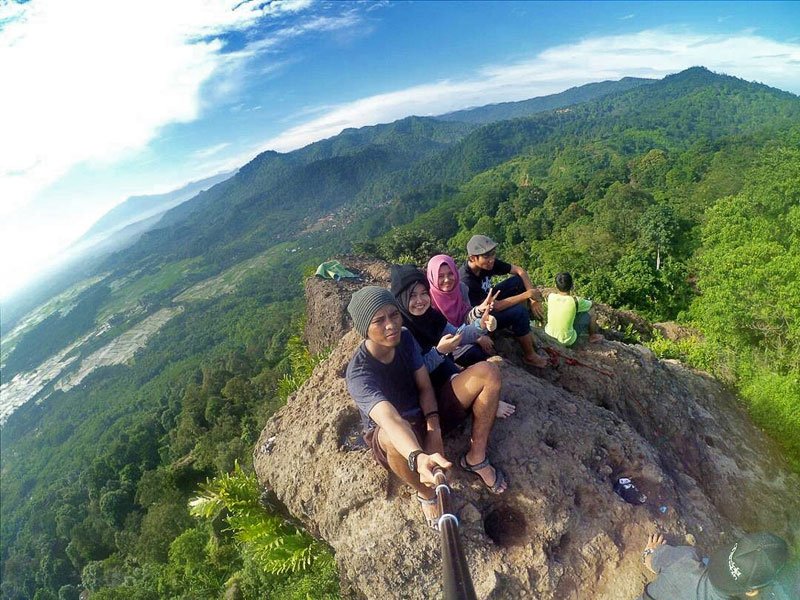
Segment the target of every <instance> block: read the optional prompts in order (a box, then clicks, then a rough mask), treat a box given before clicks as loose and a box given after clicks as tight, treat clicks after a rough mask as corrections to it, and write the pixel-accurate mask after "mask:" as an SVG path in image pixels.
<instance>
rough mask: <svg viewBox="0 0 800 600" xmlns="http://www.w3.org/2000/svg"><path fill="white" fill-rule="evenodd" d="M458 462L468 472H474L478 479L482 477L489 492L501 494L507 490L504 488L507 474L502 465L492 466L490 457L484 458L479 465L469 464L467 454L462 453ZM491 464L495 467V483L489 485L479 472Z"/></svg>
mask: <svg viewBox="0 0 800 600" xmlns="http://www.w3.org/2000/svg"><path fill="white" fill-rule="evenodd" d="M458 464H459V465H460V466H461V468H462V469H464V470H465V471H466V472H467V473H472V474H473V475H475V476H476V477H477V478H478V479H480V480H481V483H482V484H483V485H485V486H486V489H487V490H489V492H491V493H492V494H495V495H499V494H502V493H503V492H505V490H504V489H503V485H504V484H505V483H506V474H505V473H503V471H502V469H500V467H495V466H492V465H491V464H490V463H489V459H488V458H485V459H483V460H482V461H481V462H479V463H478V464H477V465H471V464H469V463H468V462H467V454H466V453H464V454H462V455H461V458H460V459H459V460H458ZM489 466H491V467H492V468H493V469H494V484H492V485H489V484H488V483H486V482H485V481H484V480H483V477H481V474H480V473H478V471H480V470H481V469H484V468H486V467H489ZM506 489H508V487H507V486H506Z"/></svg>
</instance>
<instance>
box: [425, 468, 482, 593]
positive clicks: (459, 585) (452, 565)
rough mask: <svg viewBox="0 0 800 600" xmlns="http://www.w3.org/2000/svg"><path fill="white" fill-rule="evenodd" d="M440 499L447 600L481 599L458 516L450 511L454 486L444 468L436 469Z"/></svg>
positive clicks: (438, 497) (435, 475)
mask: <svg viewBox="0 0 800 600" xmlns="http://www.w3.org/2000/svg"><path fill="white" fill-rule="evenodd" d="M433 474H434V482H435V483H436V498H437V499H438V501H439V513H440V514H441V515H442V516H441V517H439V533H440V534H441V536H442V560H443V563H444V564H443V565H442V569H443V580H444V597H445V600H477V597H476V596H475V588H474V587H472V577H470V574H469V568H468V567H467V560H466V558H465V557H464V550H463V549H462V548H461V538H460V537H459V535H458V518H457V517H456V516H455V515H454V514H452V513H451V512H450V493H451V492H450V487H449V486H448V485H447V478H446V477H445V475H444V471H442V469H439V468H437V469H435V470H434V472H433Z"/></svg>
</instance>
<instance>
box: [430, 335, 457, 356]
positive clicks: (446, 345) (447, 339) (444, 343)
mask: <svg viewBox="0 0 800 600" xmlns="http://www.w3.org/2000/svg"><path fill="white" fill-rule="evenodd" d="M460 343H461V334H460V333H456V334H450V333H446V334H444V335H443V336H442V339H440V340H439V343H438V344H436V350H438V351H439V353H440V354H450V353H451V352H453V350H455V349H456V348H458V346H459V344H460Z"/></svg>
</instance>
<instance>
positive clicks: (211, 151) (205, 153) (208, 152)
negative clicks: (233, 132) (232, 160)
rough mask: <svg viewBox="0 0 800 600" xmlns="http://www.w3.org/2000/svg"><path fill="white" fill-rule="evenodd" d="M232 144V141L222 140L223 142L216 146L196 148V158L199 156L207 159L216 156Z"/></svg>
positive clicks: (194, 154)
mask: <svg viewBox="0 0 800 600" xmlns="http://www.w3.org/2000/svg"><path fill="white" fill-rule="evenodd" d="M230 145H231V144H230V142H222V143H221V144H216V145H214V146H209V147H208V148H202V149H200V150H196V151H195V152H194V153H193V156H194V157H195V158H199V159H201V160H202V159H206V158H210V157H211V156H214V155H215V154H219V153H220V152H222V151H223V150H224V149H225V148H227V147H228V146H230Z"/></svg>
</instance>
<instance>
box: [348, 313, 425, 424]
mask: <svg viewBox="0 0 800 600" xmlns="http://www.w3.org/2000/svg"><path fill="white" fill-rule="evenodd" d="M422 366H423V363H422V354H420V351H419V345H417V342H416V341H415V340H414V336H412V335H411V333H410V332H409V331H408V330H407V329H405V328H403V332H402V334H401V336H400V344H399V345H398V346H397V348H395V352H394V359H393V360H392V362H391V363H389V364H388V365H386V364H383V363H382V362H381V361H379V360H378V359H376V358H375V357H374V356H372V355H371V354H370V353H369V351H368V350H367V347H366V344H364V343H362V344H361V345H360V346H359V347H358V350H356V353H355V354H354V355H353V358H352V359H350V363H349V364H348V365H347V373H346V375H345V379H346V381H347V390H348V391H349V392H350V395H351V396H352V397H353V400H354V401H355V403H356V406H358V410H359V411H360V412H361V424H362V426H363V428H364V431H368V430H370V429H373V428H374V427H375V422H374V421H373V420H372V419H370V418H369V413H370V411H371V410H372V409H373V408H374V407H375V405H376V404H378V403H379V402H384V401H387V402H389V403H390V404H391V405H392V406H394V407H395V408H396V409H397V412H399V413H400V416H401V417H403V418H404V419H408V420H413V419H416V418H420V417H422V408H421V407H420V405H419V390H418V389H417V382H416V380H415V379H414V373H415V372H416V371H417V370H418V369H419V368H420V367H422Z"/></svg>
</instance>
